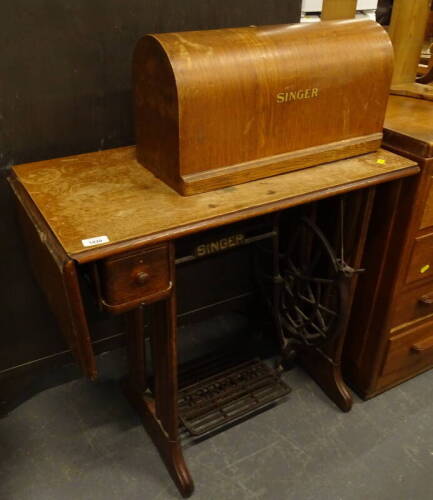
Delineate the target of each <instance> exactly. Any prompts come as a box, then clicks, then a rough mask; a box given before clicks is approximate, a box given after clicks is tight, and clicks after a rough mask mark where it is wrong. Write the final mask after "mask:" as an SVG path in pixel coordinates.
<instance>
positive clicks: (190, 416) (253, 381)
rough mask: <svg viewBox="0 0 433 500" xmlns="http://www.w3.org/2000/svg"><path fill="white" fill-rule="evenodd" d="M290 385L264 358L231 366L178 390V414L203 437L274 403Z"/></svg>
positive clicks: (192, 433)
mask: <svg viewBox="0 0 433 500" xmlns="http://www.w3.org/2000/svg"><path fill="white" fill-rule="evenodd" d="M290 391H291V389H290V387H289V386H288V385H287V384H285V383H284V382H283V381H282V380H281V378H280V375H279V374H278V373H277V372H276V371H274V370H273V369H271V368H269V367H268V366H267V365H266V364H265V363H264V362H263V361H260V360H259V359H253V360H249V361H246V362H243V363H241V364H238V365H237V366H234V367H233V366H232V367H230V368H228V369H226V370H224V371H222V372H220V373H218V374H214V375H212V376H209V377H207V378H204V379H202V380H200V381H199V382H196V383H193V384H190V385H188V386H186V387H183V388H181V390H180V391H179V400H178V407H179V417H180V420H181V423H182V424H183V426H184V427H185V429H186V430H187V431H188V432H189V433H190V434H191V435H192V436H194V437H198V436H201V437H203V436H204V435H206V434H209V433H214V432H216V431H217V430H219V429H220V428H222V427H226V426H227V425H228V424H230V423H234V422H235V421H236V420H240V419H245V418H246V417H248V416H249V415H252V414H254V413H257V412H258V411H259V410H263V409H264V408H266V407H267V406H271V405H273V404H275V403H276V402H277V401H278V400H280V399H281V398H283V397H284V396H286V395H287V394H289V392H290Z"/></svg>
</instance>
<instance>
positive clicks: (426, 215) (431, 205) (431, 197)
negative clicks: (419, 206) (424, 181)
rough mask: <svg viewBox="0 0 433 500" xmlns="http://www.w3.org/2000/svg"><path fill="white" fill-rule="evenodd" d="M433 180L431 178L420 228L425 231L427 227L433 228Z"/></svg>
mask: <svg viewBox="0 0 433 500" xmlns="http://www.w3.org/2000/svg"><path fill="white" fill-rule="evenodd" d="M432 180H433V178H432V177H430V178H429V188H428V194H427V199H426V202H425V205H424V212H423V214H422V217H421V223H420V226H419V228H420V229H425V228H426V227H430V226H433V182H432Z"/></svg>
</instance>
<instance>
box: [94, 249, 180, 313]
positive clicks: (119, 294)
mask: <svg viewBox="0 0 433 500" xmlns="http://www.w3.org/2000/svg"><path fill="white" fill-rule="evenodd" d="M99 281H100V285H99V287H100V294H101V298H102V300H103V302H104V303H105V304H106V305H108V306H120V305H127V304H134V303H136V302H140V301H142V302H149V301H151V300H152V299H153V298H155V296H158V295H160V294H162V293H163V292H164V291H167V290H169V289H170V286H171V280H170V262H169V251H168V247H167V246H159V247H156V248H155V247H153V248H149V249H145V250H143V249H141V250H139V251H135V252H129V253H128V254H123V255H121V256H119V257H112V258H108V259H105V260H104V261H103V262H102V263H101V264H100V268H99Z"/></svg>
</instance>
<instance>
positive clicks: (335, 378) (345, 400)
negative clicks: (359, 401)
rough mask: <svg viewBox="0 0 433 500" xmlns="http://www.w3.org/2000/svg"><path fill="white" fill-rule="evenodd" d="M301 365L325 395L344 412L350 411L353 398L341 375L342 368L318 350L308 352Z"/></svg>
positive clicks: (304, 353)
mask: <svg viewBox="0 0 433 500" xmlns="http://www.w3.org/2000/svg"><path fill="white" fill-rule="evenodd" d="M300 363H301V365H302V366H303V368H305V370H306V371H307V372H308V373H309V375H311V377H312V378H313V379H314V381H315V382H316V383H317V384H318V385H319V386H320V387H321V388H322V389H323V391H324V392H325V394H326V395H327V396H328V397H329V398H330V399H331V400H332V401H334V403H335V404H336V405H337V406H338V407H339V408H340V409H341V410H342V411H344V412H347V411H350V409H351V408H352V405H353V398H352V393H351V392H350V389H349V388H348V387H347V385H346V383H345V382H344V380H343V377H342V375H341V367H340V365H339V364H334V363H333V362H332V361H331V360H330V359H327V358H326V357H325V356H324V355H322V354H321V353H319V352H317V351H316V350H313V349H311V350H306V351H304V352H303V353H302V354H301V356H300Z"/></svg>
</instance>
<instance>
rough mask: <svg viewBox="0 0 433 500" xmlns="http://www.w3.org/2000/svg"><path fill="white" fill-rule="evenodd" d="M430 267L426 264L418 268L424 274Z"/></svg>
mask: <svg viewBox="0 0 433 500" xmlns="http://www.w3.org/2000/svg"><path fill="white" fill-rule="evenodd" d="M429 269H430V264H426V265H425V266H422V268H421V269H420V270H419V272H420V273H422V274H424V273H425V272H427V271H428V270H429Z"/></svg>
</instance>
